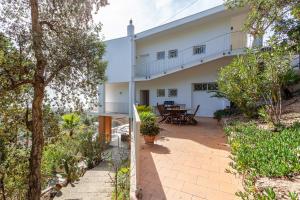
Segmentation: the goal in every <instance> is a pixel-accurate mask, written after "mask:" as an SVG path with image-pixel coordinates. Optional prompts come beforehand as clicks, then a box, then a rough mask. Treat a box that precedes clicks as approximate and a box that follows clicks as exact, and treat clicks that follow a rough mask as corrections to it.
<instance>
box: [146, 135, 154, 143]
mask: <svg viewBox="0 0 300 200" xmlns="http://www.w3.org/2000/svg"><path fill="white" fill-rule="evenodd" d="M144 140H145V143H146V144H154V140H155V135H144Z"/></svg>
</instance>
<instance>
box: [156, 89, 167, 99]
mask: <svg viewBox="0 0 300 200" xmlns="http://www.w3.org/2000/svg"><path fill="white" fill-rule="evenodd" d="M162 91H163V94H161V93H160V92H162ZM156 96H157V97H165V96H166V90H165V89H157V90H156Z"/></svg>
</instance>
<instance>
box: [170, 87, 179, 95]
mask: <svg viewBox="0 0 300 200" xmlns="http://www.w3.org/2000/svg"><path fill="white" fill-rule="evenodd" d="M172 90H174V91H176V94H175V95H172V94H171V91H172ZM177 96H178V90H177V88H170V89H168V97H177Z"/></svg>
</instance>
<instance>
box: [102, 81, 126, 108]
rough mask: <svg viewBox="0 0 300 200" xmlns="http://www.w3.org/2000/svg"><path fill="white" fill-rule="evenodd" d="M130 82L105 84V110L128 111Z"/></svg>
mask: <svg viewBox="0 0 300 200" xmlns="http://www.w3.org/2000/svg"><path fill="white" fill-rule="evenodd" d="M128 108H129V89H128V83H126V82H125V83H106V84H105V112H107V113H111V112H117V113H128Z"/></svg>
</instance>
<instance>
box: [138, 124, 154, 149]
mask: <svg viewBox="0 0 300 200" xmlns="http://www.w3.org/2000/svg"><path fill="white" fill-rule="evenodd" d="M140 132H141V134H142V135H143V136H144V140H145V143H146V144H153V143H154V140H155V136H157V135H158V134H159V126H158V125H157V124H156V122H154V121H144V122H142V124H141V127H140Z"/></svg>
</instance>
